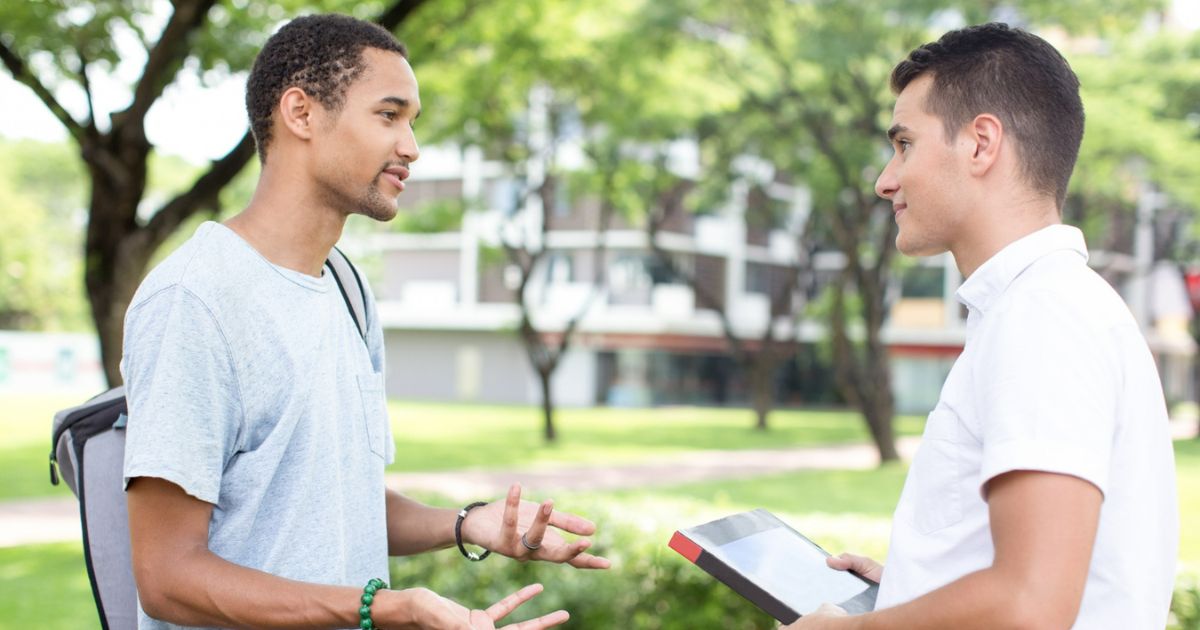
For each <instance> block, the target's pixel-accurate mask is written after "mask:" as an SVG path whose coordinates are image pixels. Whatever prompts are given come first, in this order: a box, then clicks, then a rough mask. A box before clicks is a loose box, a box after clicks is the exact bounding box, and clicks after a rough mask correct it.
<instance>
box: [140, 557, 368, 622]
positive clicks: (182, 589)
mask: <svg viewBox="0 0 1200 630" xmlns="http://www.w3.org/2000/svg"><path fill="white" fill-rule="evenodd" d="M140 580H144V581H145V582H148V583H147V584H142V582H141V581H139V589H138V590H139V594H140V595H141V599H142V606H143V607H144V608H145V609H146V613H147V614H149V615H150V616H151V617H155V618H158V619H162V620H164V621H170V622H172V623H176V624H180V625H187V626H220V627H229V628H314V629H315V628H347V627H351V626H356V625H358V621H359V619H358V613H357V611H358V607H359V605H360V604H359V598H360V597H361V595H362V590H361V588H355V587H349V586H326V585H319V584H310V583H305V582H297V581H294V580H288V579H284V578H281V577H277V576H274V575H271V574H268V573H264V572H261V571H256V570H254V569H248V568H246V567H242V566H239V565H236V564H233V563H231V562H228V561H226V560H224V559H222V558H220V557H218V556H216V555H215V554H213V553H211V552H210V551H208V550H207V549H197V550H195V551H193V552H190V553H187V554H185V555H183V556H181V557H179V558H176V559H174V560H173V561H172V562H171V563H170V565H169V566H166V565H163V566H161V567H160V569H159V570H157V571H153V572H152V573H146V572H144V573H142V574H141V576H140Z"/></svg>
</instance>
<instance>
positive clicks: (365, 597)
mask: <svg viewBox="0 0 1200 630" xmlns="http://www.w3.org/2000/svg"><path fill="white" fill-rule="evenodd" d="M386 588H390V587H389V586H388V583H387V582H384V581H383V580H381V579H379V578H371V580H370V581H368V582H367V585H366V586H364V587H363V594H362V599H361V601H362V607H361V608H359V609H358V616H359V618H361V619H362V621H359V622H358V627H359V628H362V630H376V629H375V622H374V621H371V603H372V602H374V601H375V593H377V592H379V589H386Z"/></svg>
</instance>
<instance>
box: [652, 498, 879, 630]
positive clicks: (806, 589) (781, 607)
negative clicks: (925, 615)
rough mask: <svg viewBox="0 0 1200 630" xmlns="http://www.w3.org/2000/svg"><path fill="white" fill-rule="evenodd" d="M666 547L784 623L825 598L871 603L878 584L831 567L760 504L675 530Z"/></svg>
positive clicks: (865, 607) (855, 605)
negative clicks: (756, 506)
mask: <svg viewBox="0 0 1200 630" xmlns="http://www.w3.org/2000/svg"><path fill="white" fill-rule="evenodd" d="M670 547H671V548H672V549H674V550H675V551H677V552H679V553H680V555H682V556H683V557H685V558H687V559H688V560H690V561H692V562H693V563H694V564H695V565H696V566H698V567H700V568H701V569H704V570H705V571H707V572H708V573H710V574H711V575H712V576H713V577H715V578H717V579H718V580H720V581H721V582H724V583H725V584H726V585H728V586H729V587H730V588H732V589H733V590H735V591H737V592H738V593H739V594H741V595H742V597H745V598H746V599H748V600H750V601H751V602H753V603H754V604H755V605H757V606H758V607H759V608H761V609H763V610H764V611H766V612H767V613H768V614H770V615H771V616H772V617H775V618H776V619H778V620H779V621H781V622H782V623H785V624H788V623H792V622H793V621H795V620H796V619H798V618H800V617H801V616H802V615H807V614H809V613H811V612H813V611H815V610H816V609H817V608H818V607H819V606H820V605H821V604H823V603H826V602H829V603H832V604H837V605H838V606H841V607H842V608H844V609H846V611H847V612H849V613H851V614H857V613H864V612H869V611H871V610H874V608H875V596H876V595H877V593H878V592H879V585H878V584H876V583H875V582H872V581H870V580H868V579H866V578H863V577H862V576H859V575H858V574H856V573H854V572H852V571H838V570H837V569H831V568H829V565H827V564H825V558H827V557H828V556H829V554H828V553H827V552H826V551H825V550H824V549H821V547H819V546H818V545H817V544H816V543H814V542H813V541H811V540H809V539H808V538H806V537H805V536H804V535H803V534H801V533H800V532H797V531H796V530H794V529H792V528H791V527H789V526H788V525H787V523H784V522H783V521H781V520H779V519H778V518H777V517H776V516H775V515H774V514H771V513H770V512H768V511H766V510H763V509H758V510H752V511H750V512H742V513H740V514H733V515H730V516H726V517H724V518H719V519H717V520H715V521H712V522H709V523H704V524H703V525H697V526H695V527H691V528H688V529H682V530H679V531H677V532H675V535H674V536H672V537H671V542H670Z"/></svg>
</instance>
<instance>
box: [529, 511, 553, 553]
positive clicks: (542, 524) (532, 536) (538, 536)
mask: <svg viewBox="0 0 1200 630" xmlns="http://www.w3.org/2000/svg"><path fill="white" fill-rule="evenodd" d="M553 512H554V502H553V501H546V502H545V503H543V504H541V505H540V506H538V511H537V514H536V515H535V516H534V517H533V524H532V525H530V526H529V529H528V530H526V531H525V542H527V543H529V544H530V545H531V546H533V547H537V546H538V545H540V544H542V539H543V538H545V537H546V525H547V524H549V523H550V514H552V513H553ZM522 547H524V545H522ZM525 551H528V552H530V553H531V554H532V553H533V550H532V549H528V548H526V549H525Z"/></svg>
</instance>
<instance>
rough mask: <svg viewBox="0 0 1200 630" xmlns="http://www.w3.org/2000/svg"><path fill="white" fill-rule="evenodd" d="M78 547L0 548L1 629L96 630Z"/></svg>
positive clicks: (70, 545) (79, 546) (89, 593)
mask: <svg viewBox="0 0 1200 630" xmlns="http://www.w3.org/2000/svg"><path fill="white" fill-rule="evenodd" d="M99 626H100V623H99V619H98V618H97V615H96V608H95V606H94V605H93V604H92V589H91V586H90V585H89V584H88V578H87V571H86V569H85V568H84V566H83V546H82V544H81V543H78V542H73V543H59V544H53V545H27V546H24V547H12V548H8V549H3V548H0V628H12V629H13V630H16V629H17V628H44V629H46V630H58V629H61V630H75V629H77V628H98V627H99Z"/></svg>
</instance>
